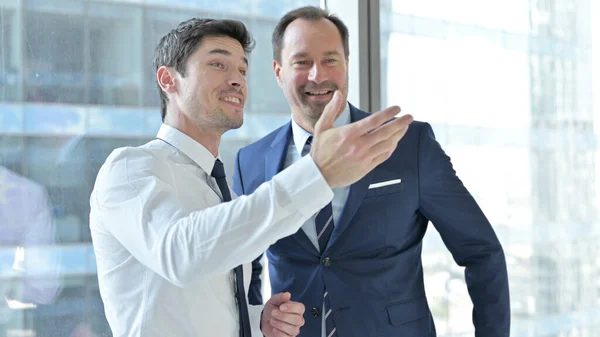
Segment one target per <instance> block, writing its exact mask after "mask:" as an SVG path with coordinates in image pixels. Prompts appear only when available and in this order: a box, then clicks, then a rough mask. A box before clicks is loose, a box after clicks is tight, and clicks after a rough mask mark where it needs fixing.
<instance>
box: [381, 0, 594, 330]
mask: <svg viewBox="0 0 600 337" xmlns="http://www.w3.org/2000/svg"><path fill="white" fill-rule="evenodd" d="M596 6H597V5H596ZM598 10H600V8H599V7H593V4H592V1H590V0H583V1H571V0H557V1H533V2H532V1H520V0H510V1H501V2H500V1H490V0H486V1H481V0H477V1H475V0H465V1H459V2H448V1H443V0H426V1H401V0H385V1H381V10H380V16H381V45H382V49H381V50H382V52H381V68H382V69H381V75H382V76H381V86H382V93H381V100H382V106H389V105H392V104H397V105H400V106H401V107H402V111H403V113H410V114H412V115H413V116H415V118H416V119H418V120H423V121H426V122H429V123H431V124H432V126H433V128H434V131H435V133H436V138H437V140H438V141H439V142H440V143H441V144H442V146H443V147H444V149H445V150H446V152H447V153H448V154H449V155H450V156H451V158H452V161H453V164H454V167H455V168H456V170H457V172H458V175H459V177H460V178H461V180H462V181H463V182H464V183H465V185H466V186H467V188H469V190H470V191H471V193H472V194H473V195H474V197H475V199H476V200H477V202H478V203H479V205H480V206H481V207H482V209H483V210H484V212H485V214H486V216H487V217H488V219H489V220H490V222H491V223H492V225H493V227H494V229H495V231H496V233H497V234H498V236H499V238H500V241H501V242H502V244H503V246H504V250H505V254H506V258H507V262H508V269H509V270H508V272H509V278H510V287H511V307H512V333H511V336H514V337H563V336H586V337H587V336H596V335H597V334H598V331H599V329H600V326H599V325H598V324H599V323H598V322H599V321H598V319H597V317H598V312H599V311H600V292H599V291H598V290H599V288H598V281H597V280H598V279H600V264H599V263H600V260H599V259H598V256H599V255H598V253H599V251H598V248H597V247H598V245H597V243H598V240H599V239H600V219H599V217H598V211H597V209H598V204H599V203H598V195H599V194H600V176H599V175H598V173H599V172H600V171H599V170H598V160H599V158H600V151H599V150H598V146H597V144H598V140H599V139H600V133H599V131H598V130H599V129H598V125H600V114H599V113H598V111H600V110H598V108H597V107H594V106H593V104H592V103H593V98H596V102H595V103H596V105H597V104H598V102H600V100H598V98H600V96H598V94H596V95H595V96H593V93H592V89H591V88H592V82H593V78H592V76H593V75H592V74H593V71H594V67H593V66H597V65H596V64H594V65H593V64H592V59H598V57H597V56H596V57H595V58H593V57H592V55H593V54H592V52H593V51H592V41H593V40H594V41H598V39H599V38H600V32H599V31H598V27H596V28H595V29H593V26H592V23H591V22H592V18H593V17H595V16H594V15H596V16H597V14H593V13H598ZM596 54H597V50H596ZM597 80H598V78H597V79H596V81H597ZM599 92H600V91H599ZM597 93H598V92H597ZM594 109H595V110H594ZM594 125H596V126H595V127H594ZM424 242H425V243H424V249H423V266H424V269H425V280H426V287H427V294H428V298H429V301H430V305H431V308H432V311H433V315H434V316H435V321H436V327H437V331H438V333H439V335H440V336H470V335H472V334H473V333H472V330H473V326H472V316H471V310H472V304H471V301H470V299H469V296H468V293H467V288H466V286H465V283H464V274H463V270H462V268H459V267H458V266H457V265H456V263H455V262H454V260H453V259H452V256H451V255H450V254H449V253H448V250H447V249H446V247H445V246H444V244H443V242H442V241H441V239H440V236H439V235H438V233H437V231H435V230H430V231H428V233H427V235H426V236H425V239H424Z"/></svg>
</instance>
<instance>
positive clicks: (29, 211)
mask: <svg viewBox="0 0 600 337" xmlns="http://www.w3.org/2000/svg"><path fill="white" fill-rule="evenodd" d="M305 4H310V5H316V6H318V5H319V1H318V0H316V1H311V0H302V1H296V0H286V1H277V2H272V1H267V0H235V1H222V2H220V3H219V2H215V1H185V0H178V1H172V0H169V1H166V0H163V1H160V0H152V1H151V0H146V1H127V0H122V1H119V0H111V1H104V0H102V1H101V0H98V1H92V0H53V1H46V0H0V46H1V49H0V299H1V300H0V337H5V336H14V337H16V336H38V337H39V336H53V337H54V336H56V337H68V336H86V337H90V336H110V330H109V328H108V325H107V324H106V320H105V317H104V312H103V307H102V301H101V299H100V294H99V292H98V282H97V278H96V265H95V258H94V255H93V249H92V246H91V238H90V233H89V227H88V226H89V224H88V218H89V196H90V193H91V190H92V187H93V184H94V181H95V179H96V174H97V172H98V169H99V168H100V166H101V165H102V163H103V162H104V160H105V159H106V157H107V156H108V154H109V153H110V152H111V151H112V150H113V149H115V148H117V147H121V146H126V145H128V146H136V145H140V144H143V143H145V142H147V141H148V140H150V139H152V138H154V136H155V135H156V132H157V130H158V127H159V126H160V123H161V120H160V111H159V100H158V93H157V89H156V84H155V82H154V81H155V80H154V78H155V77H154V72H153V69H152V57H153V52H154V47H155V45H156V43H157V42H158V40H159V38H160V37H161V36H163V35H164V34H165V33H167V32H168V31H169V30H170V29H173V28H175V27H176V26H177V24H178V23H179V22H181V21H183V20H186V19H189V18H192V17H215V18H220V17H227V18H237V19H240V20H242V21H243V22H244V23H245V24H246V25H247V26H248V27H249V29H250V30H251V32H252V33H253V35H254V36H255V38H256V40H257V44H256V49H255V50H254V52H253V53H252V54H251V55H250V69H249V74H248V79H249V82H250V84H249V95H250V96H249V100H248V102H247V105H246V109H245V113H246V122H245V124H244V127H242V128H241V129H239V130H236V131H235V132H230V133H227V134H226V136H225V138H224V142H223V143H222V146H221V156H222V157H223V158H224V161H225V163H227V164H228V165H227V171H228V173H229V176H230V175H231V173H232V172H233V166H232V165H233V157H234V155H235V153H236V152H237V149H238V148H239V147H240V146H242V145H245V144H248V143H250V142H251V141H254V140H256V139H257V138H258V137H261V136H263V135H265V134H266V133H267V132H268V131H270V130H272V129H274V128H275V127H276V126H279V125H280V124H283V123H284V122H285V121H287V120H288V119H289V116H290V111H289V107H288V104H287V103H286V101H285V99H284V97H283V94H282V92H281V89H279V87H278V86H277V83H276V81H275V76H274V75H273V70H272V64H271V61H272V48H271V42H270V39H271V33H272V31H273V29H274V27H275V24H276V22H277V20H278V19H279V18H280V17H281V15H283V14H284V13H285V12H287V11H289V10H291V9H293V8H296V7H299V6H301V5H305Z"/></svg>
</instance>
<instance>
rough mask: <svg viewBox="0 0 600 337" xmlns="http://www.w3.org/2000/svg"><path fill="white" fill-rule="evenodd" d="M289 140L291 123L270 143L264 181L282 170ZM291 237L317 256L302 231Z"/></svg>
mask: <svg viewBox="0 0 600 337" xmlns="http://www.w3.org/2000/svg"><path fill="white" fill-rule="evenodd" d="M291 139H292V123H291V122H289V123H287V124H286V125H284V126H283V127H282V128H281V129H280V130H279V133H278V134H277V136H276V137H275V140H274V141H273V143H271V148H270V150H269V151H268V152H267V154H266V155H265V181H270V180H271V179H273V176H275V175H276V174H277V173H279V172H281V171H282V170H283V165H284V164H285V157H286V155H287V150H288V147H289V145H290V140H291ZM292 237H293V238H294V239H295V240H296V241H298V243H299V244H300V245H301V246H302V247H304V248H305V249H306V250H307V251H309V252H311V253H312V254H313V255H317V256H319V252H318V251H317V249H316V248H315V246H314V245H313V244H312V242H310V239H309V238H308V237H307V236H306V233H304V230H303V229H299V230H298V231H297V232H296V234H294V235H292Z"/></svg>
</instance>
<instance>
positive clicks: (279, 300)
mask: <svg viewBox="0 0 600 337" xmlns="http://www.w3.org/2000/svg"><path fill="white" fill-rule="evenodd" d="M291 299H292V294H290V293H288V292H285V293H279V294H276V295H273V296H271V298H270V299H269V303H270V304H271V305H274V306H276V307H279V306H280V305H281V304H283V303H285V302H289V301H290V300H291Z"/></svg>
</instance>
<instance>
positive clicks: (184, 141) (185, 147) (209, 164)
mask: <svg viewBox="0 0 600 337" xmlns="http://www.w3.org/2000/svg"><path fill="white" fill-rule="evenodd" d="M156 138H158V139H162V140H164V141H165V142H167V143H168V144H170V145H171V146H173V147H175V148H176V149H177V150H179V151H181V152H183V154H185V155H186V156H188V157H189V158H190V159H191V160H193V161H194V162H195V163H196V164H197V165H198V166H200V168H201V169H203V170H204V171H205V172H206V174H208V175H210V174H211V173H212V170H213V167H214V166H215V160H217V158H218V157H217V158H215V157H213V155H212V153H210V151H208V149H207V148H205V147H204V146H203V145H202V144H200V143H198V142H197V141H195V140H194V139H192V138H191V137H190V136H188V135H186V134H185V133H183V132H181V131H179V130H177V129H175V128H174V127H172V126H170V125H167V124H162V125H161V126H160V129H159V130H158V134H157V135H156Z"/></svg>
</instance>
